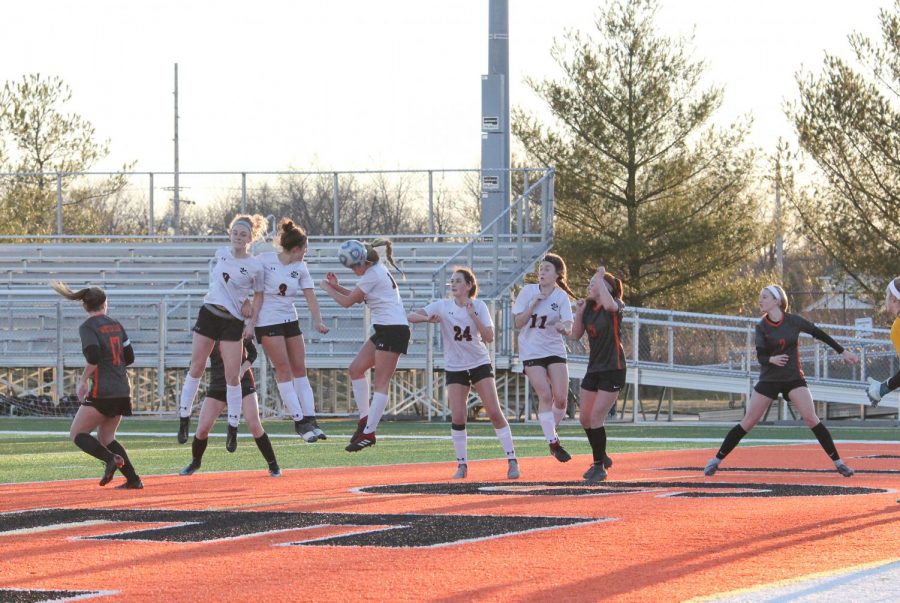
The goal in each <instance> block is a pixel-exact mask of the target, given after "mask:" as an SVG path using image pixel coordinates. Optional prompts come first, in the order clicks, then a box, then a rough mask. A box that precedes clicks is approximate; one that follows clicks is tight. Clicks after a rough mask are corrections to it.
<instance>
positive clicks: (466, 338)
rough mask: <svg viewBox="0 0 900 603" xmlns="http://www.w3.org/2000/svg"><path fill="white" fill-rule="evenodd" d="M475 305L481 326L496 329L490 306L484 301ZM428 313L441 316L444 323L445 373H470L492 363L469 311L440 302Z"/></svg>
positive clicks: (444, 301)
mask: <svg viewBox="0 0 900 603" xmlns="http://www.w3.org/2000/svg"><path fill="white" fill-rule="evenodd" d="M472 305H473V306H474V308H475V313H476V314H478V319H479V320H480V321H481V324H483V325H484V326H486V327H490V328H494V321H493V320H492V319H491V313H490V311H489V310H488V307H487V304H485V303H484V302H483V301H481V300H480V299H473V300H472ZM425 313H426V314H427V315H428V316H429V317H431V316H435V315H437V316H439V317H440V319H441V336H442V337H443V340H444V370H446V371H468V370H471V369H473V368H475V367H479V366H481V365H483V364H489V363H490V362H491V355H490V353H489V352H488V349H487V346H485V345H484V342H483V341H481V335H480V334H479V333H478V327H477V326H476V325H475V321H474V320H472V317H471V316H469V311H468V310H466V309H465V308H461V307H460V306H458V305H456V302H455V301H454V300H452V299H440V300H438V301H435V302H431V303H430V304H428V305H427V306H425Z"/></svg>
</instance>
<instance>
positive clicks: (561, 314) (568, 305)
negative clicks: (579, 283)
mask: <svg viewBox="0 0 900 603" xmlns="http://www.w3.org/2000/svg"><path fill="white" fill-rule="evenodd" d="M540 292H541V288H540V285H536V284H535V285H525V286H524V287H522V291H521V292H520V293H519V296H518V297H516V301H515V303H514V304H513V309H512V311H513V314H521V313H522V312H525V311H526V310H528V306H530V305H531V300H533V299H534V298H535V296H536V295H538V294H539V293H540ZM572 318H573V317H572V302H571V301H570V300H569V296H568V295H566V292H565V291H563V290H562V289H560V288H559V287H554V289H553V292H552V293H551V294H550V295H549V297H547V299H545V300H543V301H542V302H540V303H539V304H538V305H537V306H535V308H534V310H533V311H532V314H531V318H529V319H528V322H527V323H525V326H524V327H522V329H521V330H520V331H519V360H533V359H535V358H546V357H547V356H560V357H562V358H566V357H567V356H566V344H565V341H564V340H563V335H562V333H560V332H559V331H557V330H556V323H559V322H566V321H570V322H571V321H572Z"/></svg>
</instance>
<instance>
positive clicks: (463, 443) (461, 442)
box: [450, 427, 469, 465]
mask: <svg viewBox="0 0 900 603" xmlns="http://www.w3.org/2000/svg"><path fill="white" fill-rule="evenodd" d="M450 437H451V438H453V449H454V450H455V451H456V462H457V463H459V464H460V465H465V464H466V463H468V462H469V457H468V454H467V453H466V452H467V451H466V448H467V444H468V437H469V436H468V434H467V433H466V430H465V429H460V430H457V429H453V428H452V427H451V428H450Z"/></svg>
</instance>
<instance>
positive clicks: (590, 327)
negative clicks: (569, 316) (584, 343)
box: [586, 325, 598, 337]
mask: <svg viewBox="0 0 900 603" xmlns="http://www.w3.org/2000/svg"><path fill="white" fill-rule="evenodd" d="M586 330H587V333H588V337H596V336H597V335H598V333H597V327H595V326H594V325H588V326H587V329H586Z"/></svg>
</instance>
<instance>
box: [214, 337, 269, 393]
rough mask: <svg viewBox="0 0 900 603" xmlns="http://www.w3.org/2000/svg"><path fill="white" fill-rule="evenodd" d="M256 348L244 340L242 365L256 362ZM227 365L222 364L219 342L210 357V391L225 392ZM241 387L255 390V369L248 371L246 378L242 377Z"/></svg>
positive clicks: (250, 342) (245, 374)
mask: <svg viewBox="0 0 900 603" xmlns="http://www.w3.org/2000/svg"><path fill="white" fill-rule="evenodd" d="M256 356H257V351H256V346H255V345H253V342H252V341H250V340H249V339H245V340H244V349H243V353H242V354H241V364H243V363H244V362H249V363H250V364H253V363H254V362H256ZM225 387H226V383H225V363H224V362H222V355H221V354H220V353H219V342H218V341H217V342H216V345H215V346H214V347H213V350H212V353H211V354H210V355H209V387H208V390H210V391H223V392H224V391H225ZM241 387H242V388H243V389H247V388H248V387H249V388H255V387H256V382H255V381H254V380H253V369H252V368H250V369H247V372H246V373H244V376H243V377H241Z"/></svg>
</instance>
